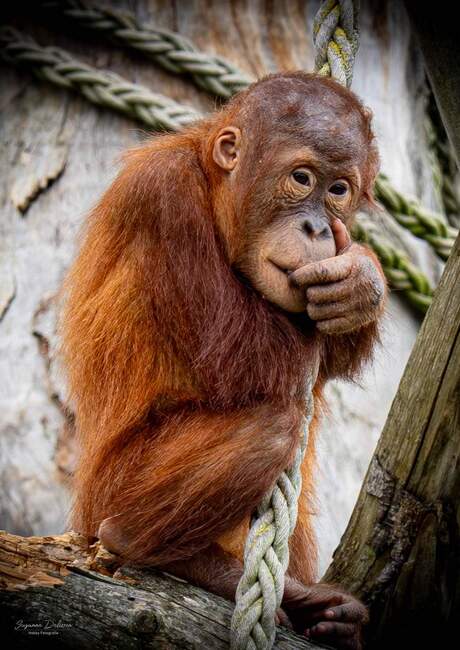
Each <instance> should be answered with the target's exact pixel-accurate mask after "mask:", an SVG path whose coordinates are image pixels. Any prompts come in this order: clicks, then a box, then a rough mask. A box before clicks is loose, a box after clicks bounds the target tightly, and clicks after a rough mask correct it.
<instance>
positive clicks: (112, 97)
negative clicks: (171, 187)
mask: <svg viewBox="0 0 460 650" xmlns="http://www.w3.org/2000/svg"><path fill="white" fill-rule="evenodd" d="M0 47H1V55H2V57H3V58H4V59H5V60H7V61H9V62H10V63H14V64H16V65H24V66H27V67H28V68H29V69H30V70H31V71H32V72H33V73H34V74H35V76H37V77H39V78H41V79H45V80H46V81H49V82H51V83H53V84H55V85H57V86H60V87H61V88H67V89H73V90H76V91H78V92H79V93H81V94H82V95H83V96H84V97H86V99H88V100H89V101H90V102H92V103H94V104H98V105H99V106H106V107H107V108H111V109H112V110H115V111H117V112H119V113H123V114H124V115H127V116H129V117H132V118H134V119H135V120H137V121H139V122H142V123H143V124H146V125H147V126H149V127H151V128H154V129H161V130H162V129H166V130H177V129H178V128H180V127H182V126H187V125H188V124H190V123H191V122H194V121H195V120H197V119H199V118H200V117H201V115H200V114H199V113H198V112H197V111H195V109H193V108H190V107H188V106H182V105H181V104H178V103H177V102H175V101H173V100H172V99H169V98H168V97H164V96H163V95H159V94H157V93H153V92H151V91H150V90H148V88H144V87H142V86H140V85H138V84H133V83H130V82H129V81H127V80H126V79H123V78H122V77H120V76H119V75H117V74H115V73H112V72H103V71H101V70H97V69H96V68H93V67H91V66H89V65H87V64H86V63H83V62H82V61H79V60H78V59H75V58H73V57H72V56H70V55H69V54H68V53H67V52H65V51H64V50H61V49H59V48H57V47H40V46H39V45H37V44H36V43H35V42H34V41H33V40H32V39H31V38H28V37H25V36H23V35H22V34H20V33H19V32H17V31H16V30H14V29H12V28H11V27H4V28H1V29H0Z"/></svg>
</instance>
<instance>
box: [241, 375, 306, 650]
mask: <svg viewBox="0 0 460 650" xmlns="http://www.w3.org/2000/svg"><path fill="white" fill-rule="evenodd" d="M316 377H317V370H315V371H314V372H312V373H311V376H310V377H309V380H308V384H307V403H306V416H305V421H304V426H303V428H302V432H301V435H300V441H299V446H298V449H297V452H296V456H295V459H294V462H293V463H292V465H291V467H289V468H288V469H286V470H285V471H284V472H283V473H282V474H281V476H280V477H279V478H278V480H277V482H276V485H275V486H274V488H273V490H271V491H270V492H269V493H268V494H266V495H265V497H264V499H263V500H262V503H261V504H260V505H259V507H258V508H257V511H256V513H255V515H254V517H253V519H252V522H251V528H250V530H249V534H248V537H247V540H246V544H245V548H244V569H243V575H242V577H241V579H240V582H239V584H238V588H237V591H236V599H235V609H234V612H233V617H232V622H231V636H230V638H231V642H230V647H231V649H232V650H270V648H271V647H272V646H273V643H274V641H275V636H276V625H275V615H276V611H277V610H278V608H279V607H280V606H281V601H282V599H283V593H284V575H285V573H286V570H287V568H288V565H289V538H290V536H291V535H292V533H293V532H294V528H295V526H296V523H297V504H298V499H299V495H300V492H301V489H302V472H301V468H302V460H303V458H304V456H305V450H306V447H307V443H308V430H309V426H310V423H311V420H312V417H313V410H314V404H313V385H314V383H315V381H316Z"/></svg>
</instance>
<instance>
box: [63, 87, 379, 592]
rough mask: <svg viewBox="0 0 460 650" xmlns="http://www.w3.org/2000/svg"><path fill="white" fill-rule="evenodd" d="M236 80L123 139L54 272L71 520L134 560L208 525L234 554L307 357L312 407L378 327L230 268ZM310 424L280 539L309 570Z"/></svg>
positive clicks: (188, 547) (287, 423)
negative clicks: (287, 307)
mask: <svg viewBox="0 0 460 650" xmlns="http://www.w3.org/2000/svg"><path fill="white" fill-rule="evenodd" d="M325 83H327V82H325ZM331 83H332V82H331ZM344 92H346V91H344ZM245 96H246V94H245V93H242V94H241V95H240V96H239V97H237V98H236V99H235V100H234V101H233V102H231V103H230V104H229V106H228V107H227V108H225V109H224V110H223V111H221V112H220V113H217V114H216V115H214V116H212V117H211V118H209V119H208V120H206V121H203V122H201V123H199V124H197V125H196V126H193V127H192V128H189V129H187V130H186V131H184V132H183V133H180V134H175V135H163V136H160V137H157V138H155V139H153V140H150V141H148V142H147V143H146V144H144V145H142V146H140V147H138V148H137V149H135V150H133V151H131V152H129V153H128V154H127V156H126V157H125V162H124V167H123V169H122V171H121V172H120V174H119V176H118V177H117V179H116V180H115V181H114V183H113V185H112V186H111V187H110V189H109V190H108V191H107V192H106V193H105V195H104V196H103V197H102V199H101V201H100V202H99V204H98V205H97V206H96V208H95V209H94V210H93V212H92V214H91V216H90V219H89V223H88V228H87V231H86V235H85V240H84V242H83V245H82V247H81V250H80V253H79V255H78V258H77V260H76V262H75V263H74V265H73V267H72V269H71V271H70V273H69V276H68V278H67V281H66V284H65V292H66V307H65V311H64V316H63V321H62V323H63V324H62V328H63V340H64V345H63V354H64V359H65V364H66V367H67V371H68V376H69V384H70V393H71V397H72V400H73V403H74V405H75V409H76V421H77V427H78V435H79V439H80V443H81V458H80V461H79V468H78V472H77V476H76V487H75V489H76V502H75V509H74V514H73V522H74V525H75V526H76V527H77V528H78V529H79V530H81V531H83V532H85V533H87V534H91V535H95V534H96V533H97V531H98V527H99V525H100V523H101V522H102V521H103V520H104V519H106V518H113V521H115V522H117V524H119V527H120V528H121V529H122V530H123V531H124V534H125V535H126V537H125V540H126V545H125V551H124V552H125V555H126V556H127V557H128V558H130V559H131V560H134V561H137V562H144V563H150V564H155V565H159V566H164V565H165V564H168V563H170V562H173V561H177V560H182V559H185V558H189V557H191V556H193V555H194V554H196V553H198V552H199V551H201V550H203V549H205V548H206V547H208V546H209V545H210V544H212V543H218V542H219V540H221V546H222V547H223V548H224V549H226V550H228V551H229V552H231V553H235V554H238V555H239V554H240V552H241V543H242V538H243V536H244V533H245V530H246V529H247V521H248V518H249V515H250V513H251V512H252V511H253V509H254V507H255V506H256V504H257V503H258V502H259V500H260V499H261V497H262V495H263V494H264V493H265V491H266V490H267V489H269V488H270V487H271V486H272V485H273V483H274V481H275V480H276V478H277V476H278V474H279V473H280V472H281V471H282V470H283V469H284V468H285V467H286V466H287V465H288V464H289V462H290V461H291V459H292V457H293V453H294V451H295V448H296V445H297V443H298V435H299V428H300V426H301V423H302V417H303V409H304V400H305V394H304V383H305V376H306V374H307V373H308V371H309V368H311V367H312V365H313V364H314V362H315V360H316V358H317V357H318V356H319V357H320V358H321V370H320V377H319V380H318V383H317V386H316V388H315V396H316V399H315V401H316V405H317V407H318V406H319V404H320V401H321V392H322V386H323V384H324V382H325V381H326V379H328V378H330V377H333V376H346V377H350V376H353V375H354V374H355V373H356V372H357V371H358V370H359V368H360V366H361V364H362V363H363V362H364V361H365V360H366V359H367V358H368V356H369V354H370V352H371V348H372V345H373V343H374V341H375V338H376V326H375V325H374V324H371V325H367V326H366V327H364V328H362V330H361V331H359V332H357V333H353V334H350V335H343V336H337V337H334V338H333V339H331V338H327V337H321V336H319V335H318V334H316V333H315V331H314V329H312V327H311V325H310V326H308V325H305V324H304V322H303V321H302V320H301V318H299V317H291V316H289V315H288V314H286V313H283V312H282V311H281V310H280V309H278V308H277V307H276V306H274V305H272V304H270V303H269V302H267V301H265V300H263V299H262V298H261V296H260V295H259V294H258V293H257V292H256V291H254V290H253V289H252V288H251V287H250V286H248V284H247V283H246V282H243V281H242V280H241V279H240V278H239V277H238V276H237V274H235V272H234V270H233V269H232V267H231V259H230V258H231V256H232V254H233V252H234V251H236V250H238V249H239V247H240V246H241V243H242V242H241V238H242V233H243V232H244V224H241V223H235V222H234V220H233V221H232V218H231V217H229V218H228V220H227V221H225V222H223V223H222V222H220V223H216V216H215V212H214V207H213V206H214V205H215V204H216V201H218V192H219V187H220V182H221V180H220V176H219V173H218V171H217V170H216V169H215V165H213V163H212V159H211V153H210V151H211V145H212V142H213V138H214V137H215V134H216V133H217V132H218V130H219V129H220V128H221V127H222V126H224V125H226V124H228V123H231V120H232V115H233V114H235V113H236V112H237V111H238V110H240V109H241V106H242V104H243V102H244V101H245ZM351 101H352V100H351V99H350V102H351ZM353 101H355V100H353ZM352 108H353V109H356V106H355V104H353V106H352ZM254 130H255V131H256V130H257V126H256V125H254ZM371 167H372V164H371V162H369V164H368V165H367V166H366V169H367V170H368V171H369V179H368V182H365V183H364V189H363V195H366V193H367V194H368V195H370V187H369V183H371V182H372V178H373V171H372V170H371ZM305 322H306V321H305ZM304 325H305V327H304ZM313 437H314V436H313V435H312V436H311V441H310V446H309V451H308V454H307V459H306V461H305V465H304V470H303V474H304V489H303V496H302V498H301V503H300V507H299V522H298V525H297V529H296V531H295V533H294V536H293V540H292V542H291V549H292V554H291V565H290V574H291V575H292V576H294V577H296V578H298V579H299V580H301V581H303V582H304V583H308V582H309V581H311V580H312V579H313V577H314V572H315V570H314V560H315V554H316V552H315V544H314V537H313V532H312V527H311V523H310V513H311V510H312V504H311V494H312V489H313V485H312V464H313V458H314V443H313Z"/></svg>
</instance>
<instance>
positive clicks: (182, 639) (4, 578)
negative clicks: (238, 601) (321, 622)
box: [0, 531, 319, 650]
mask: <svg viewBox="0 0 460 650" xmlns="http://www.w3.org/2000/svg"><path fill="white" fill-rule="evenodd" d="M0 609H1V611H2V643H3V645H4V647H8V648H9V647H11V648H13V647H14V648H31V649H36V648H38V647H46V648H47V649H48V650H49V649H51V650H52V649H53V648H59V649H60V650H62V649H63V648H72V649H75V648H91V650H106V649H107V648H110V649H111V650H126V649H128V648H129V649H130V650H136V649H140V648H156V649H160V648H164V649H166V648H168V649H170V648H187V649H191V648H197V650H198V649H200V650H204V649H206V650H223V649H224V648H225V649H227V648H228V643H229V627H230V617H231V613H232V609H233V607H232V605H231V603H229V602H227V601H226V600H224V599H223V598H219V597H217V596H214V595H212V594H209V593H207V592H205V591H203V590H202V589H199V588H198V587H194V586H192V585H189V584H188V583H187V582H184V581H183V580H179V579H177V578H174V577H172V576H169V575H167V574H164V573H161V572H159V571H154V570H140V569H135V568H129V567H127V566H120V561H119V558H116V557H115V556H114V555H111V554H110V553H109V552H108V551H106V550H105V549H104V548H103V547H102V546H101V545H100V543H99V542H97V543H96V544H94V545H92V546H91V545H90V544H89V543H88V540H87V539H86V538H85V537H82V536H81V535H78V534H77V533H73V532H69V533H65V534H64V535H60V536H53V537H19V536H17V535H10V534H9V533H6V532H1V531H0ZM274 647H275V648H277V649H278V650H291V649H294V648H296V649H299V650H302V649H304V650H314V649H315V648H319V646H316V645H313V644H311V643H309V642H308V641H307V640H306V639H305V638H303V637H301V636H298V635H297V634H293V633H291V632H290V631H289V630H287V629H286V628H282V627H279V628H278V631H277V639H276V643H275V646H274Z"/></svg>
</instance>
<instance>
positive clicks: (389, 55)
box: [0, 0, 439, 566]
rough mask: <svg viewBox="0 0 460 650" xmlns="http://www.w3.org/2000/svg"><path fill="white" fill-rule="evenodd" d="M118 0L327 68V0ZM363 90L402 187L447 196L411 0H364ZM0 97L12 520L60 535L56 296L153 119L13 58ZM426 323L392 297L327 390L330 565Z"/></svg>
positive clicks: (266, 53) (0, 268)
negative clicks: (81, 93) (323, 25)
mask: <svg viewBox="0 0 460 650" xmlns="http://www.w3.org/2000/svg"><path fill="white" fill-rule="evenodd" d="M101 1H102V0H101ZM104 2H105V3H106V4H111V6H113V7H118V8H121V9H124V8H126V9H129V10H131V11H133V10H134V11H135V12H136V14H137V15H138V17H139V18H140V19H141V20H144V21H148V20H153V21H154V22H155V23H156V24H157V25H159V26H161V27H165V28H169V29H173V30H176V31H179V32H180V33H182V34H183V35H185V36H187V37H189V38H191V39H192V40H193V41H195V42H196V43H197V45H198V46H199V47H201V48H203V49H205V50H209V51H211V52H215V53H217V54H220V55H223V56H225V57H227V58H229V59H231V60H233V61H234V62H235V63H236V64H237V65H239V66H240V67H241V68H242V69H244V70H245V71H246V72H248V73H250V74H252V75H253V76H259V75H262V74H264V73H266V72H271V71H276V70H286V69H291V68H303V69H307V70H308V69H310V70H311V69H312V67H313V49H312V41H311V30H312V19H313V16H314V14H315V11H316V9H317V7H318V2H317V1H314V2H313V1H304V0H302V1H301V2H292V1H291V0H283V1H282V2H260V1H259V0H257V1H253V0H233V1H230V0H227V1H226V0H209V1H208V0H193V1H192V0H189V1H188V2H181V3H169V2H162V1H161V0H138V1H137V2H128V1H127V0H126V1H123V0H119V1H118V2H110V0H104ZM16 6H17V5H16V3H7V6H5V10H6V9H8V11H9V12H10V14H11V15H10V22H13V23H14V24H16V25H17V27H18V28H20V29H22V30H24V31H26V32H29V33H31V34H32V35H34V36H35V37H36V39H37V40H38V42H40V43H41V44H43V45H46V44H49V45H58V46H61V47H64V48H65V49H67V50H69V51H71V52H73V53H75V55H76V56H78V57H79V58H82V59H84V60H86V61H88V62H89V63H91V64H92V65H96V66H99V67H101V68H110V69H113V70H114V71H116V72H118V73H119V74H122V75H123V76H125V77H126V78H128V79H130V80H133V81H137V82H139V83H142V84H144V85H146V86H147V87H149V88H151V89H153V90H157V91H159V92H162V93H164V94H165V95H169V96H171V97H173V98H175V99H177V100H179V101H181V102H184V103H189V104H192V105H193V106H196V107H197V108H199V109H200V110H203V111H205V110H211V109H212V108H213V106H214V104H215V102H214V100H213V99H211V98H210V97H208V96H207V95H206V94H205V93H204V92H203V91H199V90H197V89H196V88H195V87H194V86H193V85H192V84H191V83H189V82H188V80H187V79H185V78H181V77H177V76H173V75H172V74H169V73H167V72H165V71H164V70H161V69H159V68H157V67H156V66H155V65H154V64H153V63H152V62H149V61H145V60H144V59H143V58H142V57H140V56H131V55H128V54H127V53H126V52H124V51H121V50H120V49H119V48H118V47H116V46H110V45H108V44H106V43H105V42H103V41H102V40H101V39H100V38H86V37H84V36H83V34H79V33H78V32H77V30H75V29H73V30H72V29H65V28H61V29H56V28H54V27H52V26H51V25H48V26H47V25H46V24H45V19H44V17H43V16H41V17H38V18H37V17H35V18H33V19H32V18H31V16H30V13H29V11H27V12H24V11H22V12H21V11H17V10H16ZM46 20H47V19H46ZM353 88H354V89H355V90H356V92H357V93H358V94H359V95H361V96H362V97H363V99H364V101H365V103H366V104H367V105H369V106H370V107H371V108H372V110H373V112H374V116H375V125H376V132H377V137H378V141H379V147H380V150H381V154H382V169H383V171H384V172H385V173H386V174H387V175H389V176H390V178H391V180H392V182H393V183H394V184H395V186H396V187H398V189H400V190H403V191H407V192H411V193H414V194H417V195H419V196H420V197H421V198H422V200H423V201H424V202H425V203H426V204H428V205H431V206H432V207H439V205H438V204H437V193H436V185H435V183H434V181H433V170H432V166H431V159H432V158H431V152H430V148H429V143H428V140H427V138H426V137H425V119H426V114H425V105H426V97H427V88H426V84H425V79H424V74H423V68H422V63H421V57H420V54H419V52H418V50H417V49H416V48H415V47H414V43H413V39H412V36H411V32H410V29H409V25H408V21H407V18H406V16H405V13H404V10H403V8H402V6H401V3H398V2H397V1H396V0H390V1H388V2H379V3H362V18H361V46H360V50H359V53H358V57H357V61H356V69H355V76H354V82H353ZM0 105H1V114H2V115H1V120H0V141H1V144H2V146H1V149H0V178H1V181H2V182H1V185H0V205H1V206H2V208H1V219H0V375H1V380H0V381H1V389H0V445H1V460H0V488H1V492H2V496H3V498H2V502H1V504H0V521H1V526H2V527H4V528H7V529H8V530H10V531H14V532H18V533H21V534H47V533H57V532H60V531H62V530H64V529H65V526H66V524H65V519H66V512H67V509H68V500H69V497H68V479H69V475H70V473H71V471H72V467H73V461H74V449H73V446H72V445H73V439H72V435H71V430H72V422H71V420H68V419H67V417H66V412H65V410H64V408H63V405H62V404H63V399H64V393H65V389H64V385H63V382H62V377H61V376H60V374H59V373H58V368H57V365H56V360H55V357H56V355H55V350H56V342H57V340H56V335H55V300H54V296H55V295H56V292H57V289H58V287H59V285H60V282H61V279H62V276H63V274H64V272H65V270H66V268H67V267H68V265H69V263H70V260H71V258H72V255H73V252H74V249H75V244H76V242H77V239H76V234H77V232H78V229H79V226H80V223H81V221H82V218H83V216H84V215H85V213H87V211H88V210H89V208H90V206H91V205H92V204H93V203H94V202H95V201H96V199H97V197H98V196H100V194H101V193H102V192H103V191H104V189H105V188H106V187H107V185H108V183H109V182H110V179H111V178H113V176H114V174H115V172H116V167H117V165H116V159H117V157H118V155H119V154H120V153H121V152H122V151H123V149H125V148H127V147H128V146H130V145H133V144H135V143H137V142H138V141H139V140H140V139H141V138H143V137H144V133H143V132H142V129H140V128H139V127H138V126H137V125H135V124H133V123H132V122H130V121H129V120H128V119H126V118H123V117H120V116H119V115H115V114H113V113H111V112H110V111H108V110H106V109H98V108H96V107H95V106H93V105H91V104H89V103H87V102H86V101H85V100H84V99H82V98H80V97H77V96H75V95H72V94H69V93H67V92H66V91H64V90H60V89H57V88H55V87H52V86H47V85H45V84H43V83H41V82H39V81H36V80H32V79H31V77H29V76H28V75H27V74H26V73H22V72H18V71H15V70H12V69H10V68H8V67H7V66H5V65H3V64H2V65H1V74H0ZM53 179H54V180H53ZM27 205H28V207H26V206H27ZM19 207H22V210H23V212H21V210H20V209H19ZM395 229H396V230H397V231H398V234H399V237H400V239H402V241H403V242H404V243H405V244H406V245H407V247H408V249H409V250H410V251H411V253H412V255H413V257H414V259H415V261H417V263H421V264H422V265H423V266H424V269H425V271H427V272H428V273H429V274H431V275H433V274H434V279H436V274H437V268H438V265H437V262H436V260H435V258H434V257H433V256H432V255H431V254H430V252H429V251H428V247H427V246H426V245H425V243H424V242H421V241H420V240H415V239H414V238H412V237H411V236H410V235H409V234H408V233H407V231H403V230H402V229H401V228H400V227H399V226H395ZM95 263H97V261H96V262H95ZM417 329H418V320H417V318H416V317H414V315H413V314H412V312H411V311H410V310H409V309H408V308H406V307H405V306H404V305H403V304H402V303H401V302H400V301H399V300H398V298H397V297H393V298H392V300H391V304H390V307H389V311H388V316H387V319H386V322H385V325H384V336H383V345H382V347H381V348H380V349H379V350H378V352H377V359H376V364H375V366H374V367H373V368H372V369H369V370H368V371H367V372H366V373H365V374H364V376H363V379H362V381H361V383H360V386H356V385H349V384H348V385H347V384H344V383H334V384H333V385H331V386H330V387H329V388H328V400H329V405H330V411H331V417H330V419H328V420H327V421H326V422H325V424H324V426H323V429H322V432H321V435H320V437H319V441H320V444H319V465H320V468H321V473H319V475H318V484H319V490H318V492H319V503H318V512H319V515H318V517H317V520H318V524H317V529H318V533H319V537H320V554H321V565H322V566H326V565H327V562H328V561H329V557H330V554H331V552H332V550H333V548H334V547H335V546H336V545H337V542H338V540H339V538H340V534H341V532H342V531H343V529H344V527H345V525H346V522H347V520H348V517H349V513H350V512H351V509H352V506H353V504H354V502H355V499H356V495H357V493H358V491H359V487H360V484H361V481H362V478H363V476H364V473H365V470H366V467H367V464H368V461H369V458H370V456H371V454H372V451H373V448H374V445H375V443H376V440H377V437H378V434H379V432H380V430H381V428H382V426H383V423H384V421H385V417H386V414H387V411H388V408H389V405H390V402H391V399H392V397H393V395H394V392H395V390H396V387H397V385H398V382H399V379H400V376H401V373H402V370H403V368H404V364H405V362H406V360H407V357H408V355H409V352H410V349H411V346H412V343H413V341H414V338H415V334H416V331H417Z"/></svg>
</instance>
